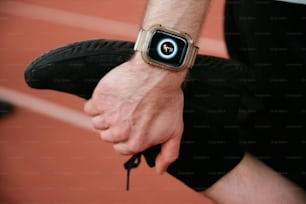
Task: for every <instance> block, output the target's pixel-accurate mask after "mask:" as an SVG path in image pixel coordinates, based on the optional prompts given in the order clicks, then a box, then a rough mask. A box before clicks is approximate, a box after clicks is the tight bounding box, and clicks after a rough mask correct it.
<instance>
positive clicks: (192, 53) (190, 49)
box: [134, 25, 198, 71]
mask: <svg viewBox="0 0 306 204" xmlns="http://www.w3.org/2000/svg"><path fill="white" fill-rule="evenodd" d="M157 31H159V32H163V33H164V34H168V35H171V36H175V37H177V38H181V39H183V40H184V41H185V42H186V43H187V49H186V52H185V54H184V59H183V60H182V63H181V64H180V65H178V66H174V65H173V64H168V63H164V62H162V61H158V60H155V59H152V58H151V57H150V56H149V54H148V53H149V51H150V50H149V48H150V47H149V46H150V43H151V40H152V37H153V36H154V34H155V33H156V32H157ZM143 32H145V35H143ZM141 38H142V39H141ZM139 44H141V47H140V48H138V46H139ZM137 48H138V49H137ZM134 50H140V52H141V55H142V58H143V60H144V61H145V62H146V63H148V64H151V65H153V66H158V67H161V68H164V69H168V70H171V71H181V70H184V69H187V68H191V67H192V66H193V64H194V61H195V57H196V54H197V51H198V47H196V46H195V45H194V41H193V40H192V38H191V37H190V36H189V35H188V34H187V33H183V32H180V31H177V30H174V29H172V28H169V27H165V26H161V25H154V26H152V27H150V28H149V29H148V30H146V31H144V30H141V31H140V32H139V36H138V38H137V41H136V44H135V47H134Z"/></svg>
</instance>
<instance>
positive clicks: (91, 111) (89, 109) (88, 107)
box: [84, 100, 102, 116]
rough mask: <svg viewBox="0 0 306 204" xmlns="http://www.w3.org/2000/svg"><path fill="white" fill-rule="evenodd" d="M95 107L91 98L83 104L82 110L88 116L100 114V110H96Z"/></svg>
mask: <svg viewBox="0 0 306 204" xmlns="http://www.w3.org/2000/svg"><path fill="white" fill-rule="evenodd" d="M96 107H97V106H95V105H94V103H93V100H89V101H87V102H86V103H85V105H84V112H85V113H86V114H88V115H89V116H96V115H98V114H101V112H102V111H101V110H98V109H97V108H96Z"/></svg>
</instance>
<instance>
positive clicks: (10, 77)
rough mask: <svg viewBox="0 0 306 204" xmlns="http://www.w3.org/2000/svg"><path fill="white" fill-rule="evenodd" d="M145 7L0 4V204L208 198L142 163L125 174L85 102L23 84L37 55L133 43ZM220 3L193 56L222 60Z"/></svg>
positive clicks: (93, 0) (23, 0) (94, 0)
mask: <svg viewBox="0 0 306 204" xmlns="http://www.w3.org/2000/svg"><path fill="white" fill-rule="evenodd" d="M145 4H146V1H144V0H125V1H120V0H88V1H85V0H67V1H62V0H16V1H15V0H14V1H6V0H1V1H0V65H1V66H0V100H2V101H6V102H9V104H11V105H13V111H12V112H10V113H9V114H7V115H5V116H3V117H0V203H1V204H15V203H16V204H19V203H26V204H36V203H37V204H49V203H50V204H51V203H52V204H54V203H56V204H70V203H73V204H78V203H80V204H81V203H84V204H96V203H99V204H100V203H105V204H119V203H120V204H121V203H122V204H123V203H124V204H129V203H131V204H138V203H139V204H151V203H152V204H153V203H154V204H156V203H158V204H169V203H175V204H187V203H192V204H200V203H201V204H203V203H207V204H208V203H211V202H210V201H209V200H208V199H207V198H204V197H203V196H202V195H199V194H198V193H195V192H193V191H192V190H191V189H189V188H187V187H186V186H185V185H184V184H182V183H181V182H179V181H178V180H175V179H174V178H173V177H171V176H170V175H167V174H165V175H162V176H158V175H156V174H155V171H154V169H150V168H149V167H148V166H147V165H146V163H145V162H144V161H143V162H142V163H141V165H140V167H139V168H138V169H136V170H132V172H131V183H130V187H131V189H130V191H129V192H126V190H125V182H126V171H125V170H124V168H123V163H124V162H125V161H126V160H127V159H128V157H124V156H120V155H118V154H117V153H116V152H115V151H113V149H112V146H111V145H109V144H107V143H104V142H103V141H101V140H100V138H99V136H98V135H97V134H96V133H95V132H94V131H93V130H92V128H91V125H90V123H89V120H88V118H87V117H86V116H85V115H84V114H83V112H82V110H83V103H84V100H83V99H81V98H78V97H76V96H72V95H68V94H64V93H60V92H55V91H51V90H34V89H30V88H29V87H28V86H27V85H26V83H25V81H24V78H23V74H24V70H25V69H26V67H27V65H28V64H29V63H30V62H31V61H32V60H34V59H35V58H36V57H38V56H39V55H41V54H43V53H45V52H47V51H48V50H50V49H54V48H56V47H59V46H63V45H65V44H68V43H71V42H75V41H81V40H87V39H94V38H107V39H120V40H132V41H134V40H135V39H136V36H137V32H138V28H139V24H140V22H141V20H142V16H143V13H144V8H145ZM223 6H224V0H219V1H213V3H212V5H211V7H210V10H209V14H208V19H207V21H206V22H205V24H204V27H203V30H202V35H201V39H200V42H199V46H200V53H201V54H207V55H214V56H220V57H227V54H226V50H225V46H224V41H223V36H222V31H223V28H222V24H223V17H222V12H223Z"/></svg>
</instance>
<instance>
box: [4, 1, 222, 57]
mask: <svg viewBox="0 0 306 204" xmlns="http://www.w3.org/2000/svg"><path fill="white" fill-rule="evenodd" d="M0 11H1V12H4V13H7V14H10V15H15V16H21V17H25V18H30V19H35V20H40V21H47V22H51V23H56V24H62V25H66V26H71V27H77V28H81V29H86V30H92V31H97V32H101V33H105V34H110V35H117V36H124V37H128V38H129V39H136V36H137V33H138V29H139V26H138V25H134V24H130V23H125V22H120V21H115V20H111V19H105V18H101V17H95V16H88V15H84V14H79V13H74V12H70V11H65V10H60V9H54V8H49V7H46V6H39V5H35V4H31V3H25V2H19V1H1V2H0ZM198 45H199V47H200V51H203V52H209V53H212V54H214V55H217V56H223V57H224V56H226V53H227V52H226V47H225V44H224V42H222V41H220V40H215V39H212V38H206V37H202V38H200V40H199V43H198Z"/></svg>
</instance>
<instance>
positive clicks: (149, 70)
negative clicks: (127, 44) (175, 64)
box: [130, 51, 189, 87]
mask: <svg viewBox="0 0 306 204" xmlns="http://www.w3.org/2000/svg"><path fill="white" fill-rule="evenodd" d="M130 62H131V63H133V66H131V69H133V71H139V72H145V73H146V74H149V75H150V77H151V78H159V79H161V80H162V81H164V82H165V83H166V84H167V86H170V87H173V86H178V87H180V86H181V84H182V83H183V81H184V80H185V78H186V75H187V73H188V70H189V69H184V70H181V71H179V72H174V71H170V70H167V69H161V68H159V67H157V66H154V65H152V64H149V63H147V62H146V61H145V60H144V59H143V57H142V55H141V53H140V52H139V51H136V52H135V54H134V56H133V57H132V58H131V59H130Z"/></svg>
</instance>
